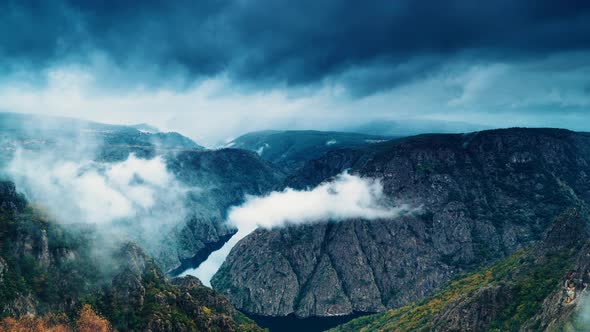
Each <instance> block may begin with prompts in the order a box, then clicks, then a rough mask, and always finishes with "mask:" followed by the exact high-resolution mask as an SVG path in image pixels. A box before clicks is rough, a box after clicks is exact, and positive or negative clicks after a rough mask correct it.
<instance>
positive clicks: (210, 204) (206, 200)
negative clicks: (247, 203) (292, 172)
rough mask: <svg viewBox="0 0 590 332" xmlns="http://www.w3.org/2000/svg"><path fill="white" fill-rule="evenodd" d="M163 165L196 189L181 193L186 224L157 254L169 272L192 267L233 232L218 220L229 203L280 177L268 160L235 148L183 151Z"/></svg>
mask: <svg viewBox="0 0 590 332" xmlns="http://www.w3.org/2000/svg"><path fill="white" fill-rule="evenodd" d="M167 166H168V169H170V170H171V171H172V172H173V173H174V174H175V175H176V176H177V178H178V179H179V180H180V181H182V183H184V184H186V185H188V186H190V187H196V188H199V189H200V190H201V191H200V193H196V194H193V195H191V196H189V197H188V198H187V199H188V203H187V206H189V209H190V213H189V216H188V220H187V223H186V225H185V226H184V227H182V228H180V229H178V231H177V232H176V233H175V234H174V235H173V236H172V237H173V238H172V239H171V246H169V247H164V248H163V250H162V252H161V253H160V254H159V255H157V257H158V261H159V262H160V263H161V265H162V266H163V267H164V268H165V269H166V270H169V269H172V274H178V273H181V272H183V271H184V270H186V269H188V268H192V267H196V266H198V265H199V264H200V263H201V262H203V261H204V260H205V259H206V258H207V257H208V256H209V254H210V253H211V252H212V251H214V250H217V249H219V248H220V247H221V246H222V245H223V244H224V243H225V242H226V241H227V240H228V239H229V238H230V237H231V236H232V235H233V234H234V233H235V232H236V229H234V228H232V227H230V226H228V225H227V224H225V223H224V221H225V218H226V214H227V209H228V208H229V207H230V206H232V205H238V204H240V203H241V202H242V201H243V200H244V198H245V197H246V195H263V194H265V193H268V192H270V191H272V190H276V189H277V188H279V186H280V184H281V183H282V181H283V175H282V173H281V172H279V171H277V170H276V169H275V168H274V167H273V166H272V165H271V164H270V163H268V162H265V161H263V160H262V159H260V158H259V157H258V156H257V155H256V154H255V153H253V152H250V151H245V150H238V149H222V150H212V151H184V152H181V153H177V154H173V155H169V156H168V161H167ZM179 263H180V264H179Z"/></svg>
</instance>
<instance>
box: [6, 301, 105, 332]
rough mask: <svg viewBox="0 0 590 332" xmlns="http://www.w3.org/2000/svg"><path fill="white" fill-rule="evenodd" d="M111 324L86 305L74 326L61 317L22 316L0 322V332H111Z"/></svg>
mask: <svg viewBox="0 0 590 332" xmlns="http://www.w3.org/2000/svg"><path fill="white" fill-rule="evenodd" d="M112 331H113V329H112V327H111V324H110V323H109V322H108V321H107V320H106V319H104V318H103V317H101V316H99V315H98V314H96V313H95V312H94V310H93V309H92V307H91V306H90V305H88V304H86V305H84V307H83V308H82V310H81V311H80V315H79V316H78V319H77V320H76V322H75V323H74V324H70V323H69V322H68V320H67V317H65V316H63V315H52V314H49V315H46V316H44V317H35V316H33V315H24V316H22V317H20V318H19V319H14V318H12V317H7V318H4V319H2V320H1V321H0V332H112Z"/></svg>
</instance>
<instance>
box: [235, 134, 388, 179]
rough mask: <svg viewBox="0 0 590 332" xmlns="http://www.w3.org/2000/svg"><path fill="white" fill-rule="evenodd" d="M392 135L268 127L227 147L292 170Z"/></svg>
mask: <svg viewBox="0 0 590 332" xmlns="http://www.w3.org/2000/svg"><path fill="white" fill-rule="evenodd" d="M392 138H393V136H381V135H367V134H358V133H346V132H331V131H315V130H287V131H276V130H266V131H257V132H252V133H248V134H245V135H242V136H240V137H238V138H236V139H234V140H233V141H231V142H230V143H228V144H227V145H226V146H227V147H232V148H238V149H245V150H250V151H255V152H256V153H258V154H259V155H260V156H261V157H262V158H263V159H264V160H268V161H270V162H272V163H274V164H275V165H277V166H278V167H280V168H281V169H283V170H284V171H286V172H292V171H294V170H297V169H299V168H300V167H302V166H303V165H304V164H305V162H307V161H309V160H312V159H315V158H319V157H321V156H322V155H324V154H325V153H326V152H328V151H333V150H337V149H342V148H349V147H357V146H364V145H368V144H374V143H379V142H383V141H386V140H390V139H392Z"/></svg>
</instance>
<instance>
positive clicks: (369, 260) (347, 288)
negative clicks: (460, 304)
mask: <svg viewBox="0 0 590 332" xmlns="http://www.w3.org/2000/svg"><path fill="white" fill-rule="evenodd" d="M345 169H350V172H352V173H353V174H358V175H360V176H364V177H372V178H379V179H381V180H382V183H383V186H384V192H385V194H386V195H387V197H388V200H390V202H392V203H397V204H399V203H406V204H410V205H412V206H421V207H422V209H421V213H418V214H415V215H406V216H404V217H401V218H398V219H392V220H380V221H365V220H347V221H343V222H329V221H324V222H320V223H317V224H313V225H305V226H296V227H288V228H283V229H274V230H258V231H256V232H254V233H253V234H251V235H249V236H248V237H246V238H244V239H243V240H242V241H241V242H239V243H238V244H237V245H236V247H235V248H234V249H233V250H232V252H231V253H230V255H229V256H228V258H227V259H226V261H225V263H224V264H223V266H222V267H221V269H220V270H219V272H218V273H217V274H216V275H215V277H214V278H213V280H212V284H213V286H214V288H215V289H216V290H219V291H221V292H222V293H224V294H226V295H227V296H228V297H229V298H230V300H231V301H232V303H234V304H235V305H236V306H237V307H238V308H239V309H241V310H244V311H246V312H249V313H254V314H258V315H267V316H285V315H288V314H292V313H294V314H296V315H297V316H299V317H308V316H331V315H344V314H350V313H352V312H372V311H382V310H385V309H386V308H396V307H401V306H403V305H405V304H408V303H410V302H413V301H416V300H420V299H423V298H425V297H427V296H429V295H431V294H432V293H433V292H435V291H436V290H437V289H439V288H440V287H442V286H443V285H444V284H446V283H447V282H448V281H449V280H451V279H452V278H453V277H454V276H455V275H457V274H459V273H464V272H468V271H472V270H473V269H475V268H477V267H479V266H482V265H485V264H489V263H491V262H493V261H495V260H497V259H499V258H502V257H506V256H508V255H510V254H511V253H513V252H515V251H516V250H517V249H519V248H522V247H523V246H527V245H529V244H531V243H533V242H535V241H537V240H539V239H540V238H541V236H542V234H543V233H544V231H545V230H546V229H547V227H548V226H549V225H551V224H552V221H553V220H554V219H555V217H556V216H557V215H559V214H560V213H561V212H562V211H563V208H564V206H572V205H573V204H577V202H579V201H586V202H588V201H590V178H589V177H588V174H590V135H589V134H585V133H575V132H571V131H567V130H557V129H518V128H515V129H506V130H493V131H484V132H477V133H471V134H464V135H460V134H457V135H454V134H453V135H421V136H416V137H411V138H407V139H401V140H398V141H392V142H385V143H381V144H376V145H371V146H369V147H365V148H361V149H345V150H338V151H333V152H329V153H327V154H326V156H325V157H322V158H319V159H317V160H313V161H310V162H309V163H307V165H306V166H305V167H303V168H302V169H301V170H300V171H299V172H298V173H297V174H295V175H293V176H292V177H290V178H289V179H288V180H287V183H288V184H289V185H290V186H293V187H296V188H305V187H311V186H315V185H317V184H319V183H320V182H322V181H325V180H327V179H329V178H330V177H332V176H334V175H337V174H339V173H341V172H342V171H343V170H345ZM488 295H490V296H491V294H489V293H482V296H488ZM501 299H502V297H498V298H497V300H498V301H500V300H501Z"/></svg>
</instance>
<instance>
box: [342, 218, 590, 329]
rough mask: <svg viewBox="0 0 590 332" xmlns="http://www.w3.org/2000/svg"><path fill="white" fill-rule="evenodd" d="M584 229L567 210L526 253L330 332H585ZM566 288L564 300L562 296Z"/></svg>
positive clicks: (586, 241) (586, 238) (583, 220)
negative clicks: (420, 298)
mask: <svg viewBox="0 0 590 332" xmlns="http://www.w3.org/2000/svg"><path fill="white" fill-rule="evenodd" d="M589 226H590V225H589V221H588V216H587V210H586V209H585V208H580V207H578V208H572V209H570V210H568V211H566V212H564V213H563V214H562V215H561V216H560V217H559V218H558V219H557V220H556V222H555V224H554V225H553V226H552V227H551V228H550V229H549V231H548V232H547V235H546V237H545V238H544V239H543V240H542V241H540V242H539V243H537V244H536V245H534V246H533V247H532V248H527V249H523V250H520V251H518V252H516V253H514V254H512V255H511V256H510V257H508V258H506V259H503V260H501V261H499V262H497V263H495V264H494V265H492V266H490V267H486V268H483V269H481V270H479V271H477V272H475V273H472V274H469V275H467V276H464V277H460V278H457V279H456V280H454V281H452V282H451V283H450V284H449V285H447V286H446V287H444V288H443V289H442V290H441V291H439V292H437V293H436V294H434V295H433V296H432V297H430V298H428V299H426V300H423V301H421V302H418V303H413V304H410V305H407V306H404V307H402V308H399V309H396V310H391V311H388V312H386V313H382V314H377V315H372V316H366V317H362V318H359V319H355V320H353V321H351V322H349V323H347V324H344V325H342V326H339V327H338V328H335V329H333V331H334V332H335V331H367V332H368V331H519V330H522V331H531V330H532V331H553V330H561V329H564V328H565V329H566V330H578V331H584V330H587V327H588V325H584V324H587V323H588V322H583V321H581V320H580V316H579V309H582V306H584V300H585V299H584V298H583V296H582V294H581V293H583V292H584V290H585V288H586V286H587V281H588V280H587V279H588V278H587V273H588V272H589V270H588V263H589V260H588V254H589V251H588V250H589V245H590V239H589V235H590V233H589V231H588V230H589ZM569 282H573V283H574V284H572V285H571V289H572V292H571V294H570V295H568V294H567V292H566V291H565V290H564V285H565V284H566V283H569ZM568 287H569V285H568ZM568 296H570V299H569V300H568Z"/></svg>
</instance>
